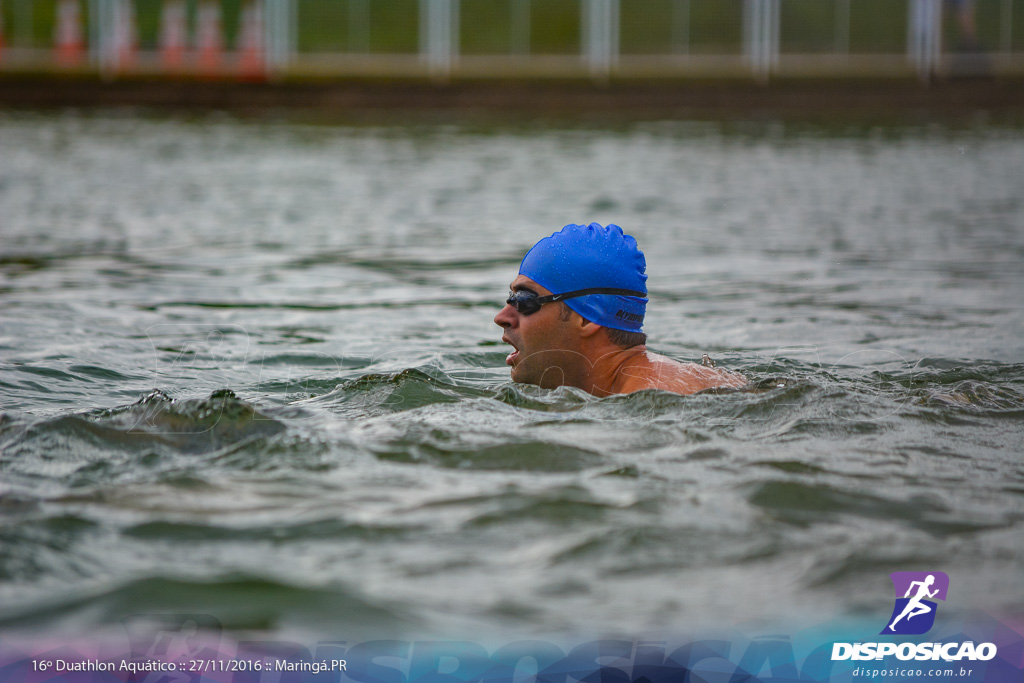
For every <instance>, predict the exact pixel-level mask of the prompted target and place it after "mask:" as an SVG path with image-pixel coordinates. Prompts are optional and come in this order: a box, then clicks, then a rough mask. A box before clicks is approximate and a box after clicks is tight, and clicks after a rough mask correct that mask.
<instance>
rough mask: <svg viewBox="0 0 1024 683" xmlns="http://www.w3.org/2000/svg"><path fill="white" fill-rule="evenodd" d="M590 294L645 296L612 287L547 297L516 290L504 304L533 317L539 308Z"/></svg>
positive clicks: (593, 288)
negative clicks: (553, 302)
mask: <svg viewBox="0 0 1024 683" xmlns="http://www.w3.org/2000/svg"><path fill="white" fill-rule="evenodd" d="M590 294H618V295H619V296H638V297H640V298H644V297H646V296H647V294H645V293H644V292H637V291H634V290H632V289H615V288H614V287H591V288H590V289H576V290H573V291H571V292H562V293H561V294H548V295H547V296H540V295H539V294H537V293H536V292H531V291H530V290H528V289H517V290H516V291H514V292H509V293H508V298H507V299H505V303H506V304H508V305H509V306H511V307H512V308H514V309H516V311H518V312H519V313H522V314H523V315H533V314H534V313H536V312H537V311H539V310H540V307H541V306H543V305H544V304H549V303H551V302H552V301H561V300H562V299H574V298H576V297H578V296H588V295H590Z"/></svg>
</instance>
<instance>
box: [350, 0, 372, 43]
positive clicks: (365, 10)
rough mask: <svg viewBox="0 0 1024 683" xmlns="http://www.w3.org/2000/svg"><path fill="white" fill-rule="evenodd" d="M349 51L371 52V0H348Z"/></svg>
mask: <svg viewBox="0 0 1024 683" xmlns="http://www.w3.org/2000/svg"><path fill="white" fill-rule="evenodd" d="M348 51H349V52H356V53H360V54H368V53H369V52H370V6H369V0H348Z"/></svg>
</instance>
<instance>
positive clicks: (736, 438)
mask: <svg viewBox="0 0 1024 683" xmlns="http://www.w3.org/2000/svg"><path fill="white" fill-rule="evenodd" d="M1022 178H1024V132H1022V131H1021V130H1019V129H1012V128H1008V129H1003V128H992V127H981V126H979V127H976V128H967V129H963V128H944V127H903V128H860V129H851V130H826V129H821V128H816V127H811V126H793V125H786V126H784V125H782V124H765V123H760V124H751V125H745V124H729V125H724V124H723V125H719V124H710V123H660V124H650V123H648V124H637V125H632V126H619V127H610V128H604V127H593V128H585V127H572V126H562V127H559V126H550V125H549V126H540V125H538V126H532V127H531V126H519V127H514V128H502V127H491V128H481V127H476V126H458V125H416V126H397V125H389V126H382V127H372V126H365V125H363V126H357V127H343V126H308V125H299V124H296V123H287V122H259V123H254V122H239V121H234V120H230V119H226V118H216V117H214V118H202V119H199V120H190V121H186V120H173V119H172V120H166V119H163V120H152V119H146V118H142V117H133V116H124V115H110V116H89V117H85V116H79V115H74V114H67V115H47V116H36V115H12V114H4V115H2V116H0V237H2V243H0V274H2V283H0V359H2V365H0V397H2V398H0V410H2V415H0V630H2V631H6V632H38V631H51V630H56V631H73V632H90V631H91V630H93V629H96V628H105V627H108V626H110V625H113V624H116V623H118V621H119V620H122V619H125V618H128V617H130V616H131V615H133V614H139V613H155V612H175V613H178V612H194V613H202V614H209V615H212V616H213V617H215V618H216V619H218V620H219V621H220V622H222V623H223V624H224V625H225V626H226V627H229V628H233V629H240V630H244V629H263V630H266V631H270V632H277V633H314V634H318V635H321V636H322V635H324V634H326V633H330V634H336V633H339V632H345V633H361V634H365V633H393V634H397V633H404V632H413V631H420V632H428V633H432V634H434V635H436V636H440V637H452V636H456V635H460V634H466V633H471V634H505V635H508V634H514V633H518V632H528V633H532V634H544V633H562V634H566V633H579V632H591V631H600V632H620V633H629V634H634V635H636V634H640V633H643V632H644V631H645V630H649V629H663V628H685V627H686V626H687V625H691V624H696V623H701V624H707V623H724V624H733V623H739V622H743V621H745V620H750V619H757V618H761V617H766V618H769V617H770V618H779V617H787V616H792V617H799V618H809V617H810V616H813V617H814V618H829V617H835V616H842V615H867V616H872V615H874V614H875V613H876V612H877V613H878V620H879V623H880V622H881V620H882V619H884V618H885V616H886V615H888V611H889V609H890V608H891V604H892V603H891V597H890V596H889V593H891V584H889V582H888V578H887V575H888V573H890V572H892V571H902V570H933V569H934V570H941V571H945V572H947V573H948V574H949V575H950V577H951V581H952V583H951V585H952V586H953V588H952V589H951V595H954V593H953V592H952V591H955V596H956V604H957V605H959V606H960V607H961V608H966V607H976V608H980V609H986V610H990V611H991V612H992V613H994V614H1002V615H1017V616H1020V615H1021V614H1024V571H1022V569H1024V462H1022V454H1021V451H1022V448H1021V444H1022V441H1024V439H1022V437H1024V340H1022V332H1024V313H1022V310H1024V308H1022V306H1021V300H1022V294H1024V192H1022V188H1024V184H1022V181H1021V179H1022ZM592 220H594V221H600V222H603V223H604V222H615V223H618V224H620V225H622V226H624V227H625V228H626V229H627V231H629V232H631V233H633V234H635V235H636V236H637V238H638V240H639V242H640V245H641V247H642V248H644V249H645V251H646V253H647V258H648V264H649V269H648V270H649V273H650V286H651V292H652V296H651V299H652V303H651V306H650V309H649V315H648V320H649V323H648V332H649V334H650V338H651V346H652V347H653V348H654V349H656V350H658V351H660V352H663V353H666V354H668V355H670V356H673V357H676V358H679V359H686V360H697V359H699V358H700V356H701V354H702V353H705V352H707V353H709V354H710V355H711V356H712V357H713V358H715V359H716V360H717V361H718V362H719V363H720V364H721V365H723V366H725V367H727V368H730V369H733V370H737V371H739V372H742V373H743V374H745V375H746V376H747V377H749V378H750V380H751V383H750V385H749V387H747V388H746V389H744V390H740V391H727V392H718V393H715V392H711V393H705V394H700V395H696V396H690V397H679V396H674V395H670V394H664V393H658V392H642V393H639V394H636V395H632V396H627V397H613V398H608V399H603V400H597V399H594V398H592V397H590V396H587V395H584V394H582V393H580V392H577V391H574V390H565V389H562V390H557V391H553V392H549V391H542V390H538V389H536V388H533V387H529V386H517V385H513V384H511V383H510V382H509V381H508V372H507V368H506V367H505V365H504V358H505V355H506V352H507V347H505V346H504V345H502V344H501V343H500V342H499V341H498V339H499V337H500V330H499V328H497V327H496V326H495V325H494V324H493V323H492V322H491V317H492V316H493V315H494V313H495V312H496V310H497V306H498V304H499V302H500V301H501V300H502V298H503V296H504V293H505V291H506V287H507V283H508V282H509V281H510V280H511V279H512V278H513V277H514V275H515V272H516V267H517V264H518V261H519V259H520V258H521V256H522V254H523V252H524V251H525V250H526V249H527V248H528V247H529V246H530V245H531V244H532V243H533V242H534V241H535V240H536V239H538V238H540V237H542V236H544V235H546V234H549V233H550V232H553V231H554V230H557V229H558V228H560V227H561V226H562V225H563V224H565V223H567V222H589V221H592ZM880 595H881V596H882V597H881V598H879V596H880Z"/></svg>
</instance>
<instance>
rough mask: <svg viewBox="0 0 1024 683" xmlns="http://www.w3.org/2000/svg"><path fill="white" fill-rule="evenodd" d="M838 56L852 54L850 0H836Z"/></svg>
mask: <svg viewBox="0 0 1024 683" xmlns="http://www.w3.org/2000/svg"><path fill="white" fill-rule="evenodd" d="M835 50H836V52H837V53H838V54H841V55H844V56H849V54H850V0H836V45H835Z"/></svg>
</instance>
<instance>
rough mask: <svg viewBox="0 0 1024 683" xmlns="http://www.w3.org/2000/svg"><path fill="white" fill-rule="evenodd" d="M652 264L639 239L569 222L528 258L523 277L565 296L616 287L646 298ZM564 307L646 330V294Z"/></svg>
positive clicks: (611, 228)
mask: <svg viewBox="0 0 1024 683" xmlns="http://www.w3.org/2000/svg"><path fill="white" fill-rule="evenodd" d="M645 270H647V261H646V259H644V253H643V252H642V251H640V249H639V248H638V247H637V246H636V240H635V239H633V238H632V237H630V236H629V235H627V234H625V233H623V232H622V228H620V227H619V226H617V225H611V224H609V225H608V226H607V227H602V226H601V225H600V224H598V223H591V224H590V225H576V224H570V225H567V226H565V227H564V228H562V229H561V230H560V231H558V232H556V233H555V234H553V235H551V236H550V237H545V238H544V239H542V240H541V241H540V242H537V244H535V245H534V247H533V249H531V250H530V251H528V252H527V254H526V256H524V257H523V262H522V264H520V266H519V274H520V275H525V276H526V277H528V278H530V279H531V280H533V281H534V282H536V283H537V284H539V285H541V286H542V287H545V288H546V289H549V290H551V293H552V294H562V293H564V292H571V291H574V290H577V289H590V288H592V287H614V288H618V289H629V290H633V291H637V292H643V293H644V294H645V295H646V294H647V275H646V274H645V273H644V271H645ZM565 304H566V305H567V306H569V308H571V309H572V310H574V311H576V312H577V313H579V314H580V315H581V316H583V317H584V318H585V319H587V320H589V321H590V322H592V323H596V324H598V325H603V326H604V327H610V328H612V329H616V330H626V331H628V332H639V331H640V330H641V329H642V328H643V324H644V313H645V312H646V310H647V298H646V296H645V297H643V298H641V297H638V296H622V295H619V294H589V295H587V296H581V297H576V298H573V299H566V300H565Z"/></svg>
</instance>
